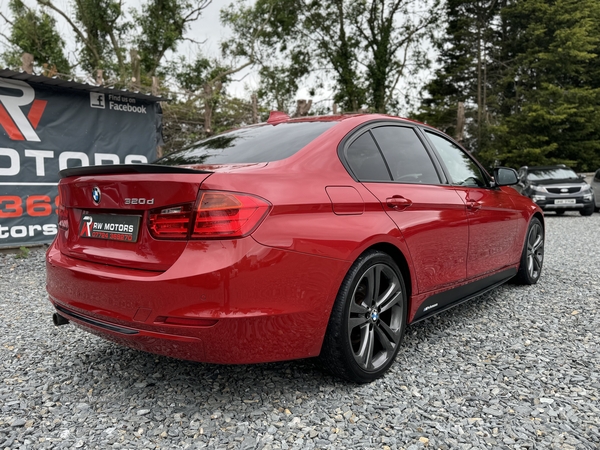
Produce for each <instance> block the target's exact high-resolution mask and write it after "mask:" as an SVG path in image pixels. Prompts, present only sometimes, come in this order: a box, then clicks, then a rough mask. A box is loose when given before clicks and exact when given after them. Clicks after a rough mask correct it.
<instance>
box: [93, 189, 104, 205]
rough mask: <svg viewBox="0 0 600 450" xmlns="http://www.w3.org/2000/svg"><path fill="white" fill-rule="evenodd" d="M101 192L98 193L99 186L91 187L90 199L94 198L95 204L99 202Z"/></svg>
mask: <svg viewBox="0 0 600 450" xmlns="http://www.w3.org/2000/svg"><path fill="white" fill-rule="evenodd" d="M101 196H102V195H101V194H100V188H98V187H97V186H96V187H94V189H92V200H94V203H95V204H96V205H97V204H98V203H100V198H101Z"/></svg>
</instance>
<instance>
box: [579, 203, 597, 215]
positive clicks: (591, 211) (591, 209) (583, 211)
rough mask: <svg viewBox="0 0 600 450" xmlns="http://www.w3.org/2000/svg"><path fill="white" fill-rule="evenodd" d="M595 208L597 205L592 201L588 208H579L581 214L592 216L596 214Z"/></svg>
mask: <svg viewBox="0 0 600 450" xmlns="http://www.w3.org/2000/svg"><path fill="white" fill-rule="evenodd" d="M594 209H595V206H594V204H593V203H592V204H591V205H589V206H588V207H587V208H583V209H581V210H579V214H581V215H582V216H591V215H592V214H594Z"/></svg>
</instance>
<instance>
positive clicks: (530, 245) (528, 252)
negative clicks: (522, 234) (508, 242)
mask: <svg viewBox="0 0 600 450" xmlns="http://www.w3.org/2000/svg"><path fill="white" fill-rule="evenodd" d="M543 262H544V227H543V226H542V222H540V220H539V219H538V218H537V217H534V218H533V219H531V222H529V227H528V228H527V236H526V238H525V245H524V246H523V253H522V254H521V263H520V265H519V271H518V272H517V275H516V277H515V281H516V282H517V283H518V284H527V285H531V284H535V283H537V281H538V280H539V278H540V275H541V274H542V265H543Z"/></svg>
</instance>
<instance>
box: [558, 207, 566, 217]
mask: <svg viewBox="0 0 600 450" xmlns="http://www.w3.org/2000/svg"><path fill="white" fill-rule="evenodd" d="M564 213H565V210H564V209H557V210H556V215H557V216H562V215H563V214H564Z"/></svg>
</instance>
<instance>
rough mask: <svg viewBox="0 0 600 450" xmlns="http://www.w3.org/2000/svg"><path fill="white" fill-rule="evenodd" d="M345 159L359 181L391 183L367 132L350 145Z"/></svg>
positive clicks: (381, 157) (382, 161)
mask: <svg viewBox="0 0 600 450" xmlns="http://www.w3.org/2000/svg"><path fill="white" fill-rule="evenodd" d="M346 159H347V161H348V164H349V165H350V168H351V169H352V172H354V175H355V176H356V178H358V179H359V180H360V181H391V177H390V172H389V171H388V169H387V167H386V165H385V162H384V160H383V156H381V152H380V151H379V149H378V148H377V144H375V141H374V140H373V136H372V135H371V133H370V132H369V131H367V132H366V133H364V134H362V135H361V136H360V137H359V138H358V139H356V140H355V141H354V142H352V144H350V146H349V147H348V148H347V149H346Z"/></svg>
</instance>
